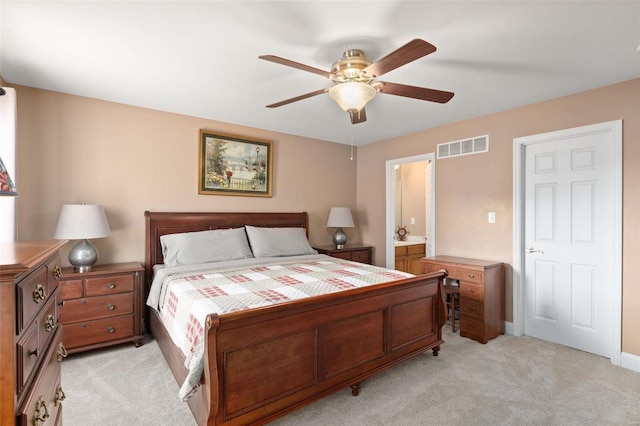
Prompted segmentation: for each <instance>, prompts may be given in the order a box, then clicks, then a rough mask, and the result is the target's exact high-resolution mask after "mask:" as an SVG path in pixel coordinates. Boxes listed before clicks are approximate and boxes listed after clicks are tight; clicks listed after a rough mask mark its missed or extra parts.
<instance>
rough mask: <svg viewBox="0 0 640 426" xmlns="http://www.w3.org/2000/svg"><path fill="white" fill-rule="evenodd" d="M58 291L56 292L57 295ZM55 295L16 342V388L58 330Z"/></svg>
mask: <svg viewBox="0 0 640 426" xmlns="http://www.w3.org/2000/svg"><path fill="white" fill-rule="evenodd" d="M57 294H58V293H56V295H57ZM55 300H56V298H55V296H54V297H51V298H49V301H48V302H47V305H46V306H45V308H44V310H42V311H41V312H40V314H39V315H38V317H37V318H36V320H34V321H33V322H32V324H31V326H30V327H29V328H27V330H26V331H25V332H24V333H23V334H22V336H21V337H20V339H19V340H18V343H17V358H18V370H17V373H18V388H19V389H21V388H22V386H24V385H25V384H26V383H27V381H28V380H29V377H30V375H31V373H32V372H33V369H34V367H35V366H36V365H37V363H38V360H39V359H42V357H44V351H45V350H46V349H47V348H48V347H49V344H50V343H51V341H52V339H53V337H54V336H55V335H56V332H57V330H58V321H57V318H56V305H55Z"/></svg>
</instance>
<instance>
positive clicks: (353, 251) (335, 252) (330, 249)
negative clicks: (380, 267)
mask: <svg viewBox="0 0 640 426" xmlns="http://www.w3.org/2000/svg"><path fill="white" fill-rule="evenodd" d="M314 249H316V250H318V253H320V254H326V255H329V256H332V257H339V258H340V259H347V260H353V261H354V262H360V263H368V264H370V265H373V247H372V246H358V245H348V244H347V245H346V246H345V247H344V248H343V249H337V248H336V246H334V245H331V246H320V247H314Z"/></svg>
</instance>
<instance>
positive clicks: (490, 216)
mask: <svg viewBox="0 0 640 426" xmlns="http://www.w3.org/2000/svg"><path fill="white" fill-rule="evenodd" d="M487 220H488V221H489V223H496V212H489V214H488V215H487Z"/></svg>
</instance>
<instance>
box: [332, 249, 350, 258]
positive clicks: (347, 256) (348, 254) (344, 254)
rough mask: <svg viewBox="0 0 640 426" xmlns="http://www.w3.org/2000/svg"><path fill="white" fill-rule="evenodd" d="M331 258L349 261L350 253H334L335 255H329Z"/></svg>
mask: <svg viewBox="0 0 640 426" xmlns="http://www.w3.org/2000/svg"><path fill="white" fill-rule="evenodd" d="M330 256H331V257H337V258H338V259H347V260H351V252H350V251H346V252H335V253H331V255H330Z"/></svg>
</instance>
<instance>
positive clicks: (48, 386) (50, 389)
mask: <svg viewBox="0 0 640 426" xmlns="http://www.w3.org/2000/svg"><path fill="white" fill-rule="evenodd" d="M56 335H57V336H56V339H55V343H54V344H52V345H51V346H50V347H49V349H48V350H47V353H46V354H45V355H46V358H45V359H44V360H43V363H42V367H41V369H40V374H39V376H38V378H37V379H36V381H35V383H34V386H33V387H32V388H31V390H30V391H29V393H28V394H27V395H26V399H25V400H24V403H23V404H22V405H21V409H20V412H19V413H18V422H19V424H20V425H33V424H35V422H34V419H35V418H36V417H38V418H40V419H41V420H42V421H41V422H40V423H37V424H39V425H56V424H58V423H59V422H60V420H61V416H59V415H58V411H59V410H60V409H61V407H62V405H61V403H62V401H63V400H64V397H65V396H64V392H63V391H62V387H61V380H60V376H61V375H60V362H59V361H58V359H57V347H58V341H59V340H60V336H61V334H60V333H56Z"/></svg>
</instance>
